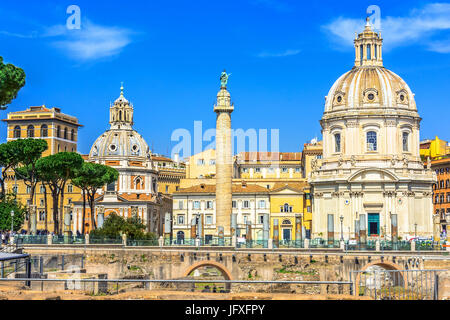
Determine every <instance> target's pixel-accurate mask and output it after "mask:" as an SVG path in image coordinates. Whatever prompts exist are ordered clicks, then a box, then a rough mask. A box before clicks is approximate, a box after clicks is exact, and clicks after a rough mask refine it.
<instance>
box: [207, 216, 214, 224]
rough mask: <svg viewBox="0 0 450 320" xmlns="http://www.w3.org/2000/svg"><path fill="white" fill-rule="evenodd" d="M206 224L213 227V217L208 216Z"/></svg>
mask: <svg viewBox="0 0 450 320" xmlns="http://www.w3.org/2000/svg"><path fill="white" fill-rule="evenodd" d="M205 218H206V221H205V224H208V225H211V224H213V216H206V217H205Z"/></svg>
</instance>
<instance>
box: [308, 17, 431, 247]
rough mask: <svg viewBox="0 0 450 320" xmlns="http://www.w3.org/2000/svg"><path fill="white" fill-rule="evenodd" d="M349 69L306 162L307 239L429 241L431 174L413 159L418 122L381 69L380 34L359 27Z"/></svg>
mask: <svg viewBox="0 0 450 320" xmlns="http://www.w3.org/2000/svg"><path fill="white" fill-rule="evenodd" d="M354 44H355V63H354V67H353V68H352V69H351V70H350V71H348V72H346V73H345V74H343V75H342V76H341V77H340V78H339V79H338V80H337V81H336V82H335V83H334V84H333V86H332V87H331V89H330V91H329V93H328V95H327V97H326V102H325V111H324V113H323V117H322V119H321V121H320V124H321V126H322V134H323V159H321V161H320V160H316V159H313V160H312V163H311V166H312V173H311V176H310V178H309V182H310V184H311V185H312V188H313V226H312V233H313V236H312V237H313V238H316V237H321V238H325V239H333V240H339V239H341V237H343V238H344V239H345V240H347V239H356V240H361V241H365V240H367V239H368V238H370V237H383V238H385V239H392V238H395V237H402V238H404V237H406V236H408V235H410V236H414V235H417V236H427V237H429V236H431V235H432V234H433V204H432V199H431V197H432V184H433V183H434V182H435V180H436V177H435V174H434V173H433V172H432V171H431V170H430V168H424V166H423V163H422V161H421V159H420V154H419V143H420V138H419V132H420V121H421V118H420V116H419V114H418V112H417V107H416V103H415V100H414V94H413V93H412V92H411V90H410V88H409V87H408V85H407V84H406V83H405V81H404V80H403V79H402V78H400V77H399V76H398V75H396V74H395V73H393V72H392V71H390V70H388V69H386V68H384V67H383V59H382V39H381V35H380V34H378V33H376V32H374V31H373V30H372V28H371V26H370V23H369V21H368V20H367V23H366V26H365V29H364V31H363V32H362V33H360V34H358V35H357V37H356V39H355V41H354Z"/></svg>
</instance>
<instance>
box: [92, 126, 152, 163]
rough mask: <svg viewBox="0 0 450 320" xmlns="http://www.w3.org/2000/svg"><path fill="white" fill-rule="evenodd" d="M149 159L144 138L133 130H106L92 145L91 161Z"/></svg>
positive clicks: (148, 151) (148, 150)
mask: <svg viewBox="0 0 450 320" xmlns="http://www.w3.org/2000/svg"><path fill="white" fill-rule="evenodd" d="M149 157H150V149H149V147H148V144H147V143H146V142H145V140H144V138H142V136H141V135H140V134H139V133H137V132H136V131H135V130H108V131H106V132H105V133H103V134H102V135H101V136H100V137H98V138H97V140H96V141H95V142H94V144H93V145H92V148H91V151H90V152H89V158H91V159H94V160H95V159H99V160H100V159H105V158H109V159H121V158H126V159H131V160H132V158H136V160H144V159H148V158H149Z"/></svg>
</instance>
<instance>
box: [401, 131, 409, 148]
mask: <svg viewBox="0 0 450 320" xmlns="http://www.w3.org/2000/svg"><path fill="white" fill-rule="evenodd" d="M408 137H409V134H408V132H403V134H402V139H403V151H408Z"/></svg>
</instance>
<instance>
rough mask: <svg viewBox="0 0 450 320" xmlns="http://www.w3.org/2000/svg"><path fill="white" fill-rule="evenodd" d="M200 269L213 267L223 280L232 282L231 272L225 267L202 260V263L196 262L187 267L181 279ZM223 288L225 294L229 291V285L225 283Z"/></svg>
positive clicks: (214, 262)
mask: <svg viewBox="0 0 450 320" xmlns="http://www.w3.org/2000/svg"><path fill="white" fill-rule="evenodd" d="M201 267H215V268H217V269H218V270H219V271H220V273H222V276H223V277H224V278H225V280H232V277H231V272H230V271H229V270H228V268H227V267H225V266H224V265H223V264H221V263H218V262H216V261H210V260H204V261H198V262H196V263H194V264H193V265H191V266H189V267H188V268H187V269H186V271H185V272H184V274H183V277H184V278H185V277H187V276H189V274H190V273H191V272H192V271H194V270H196V269H198V268H201ZM225 288H226V291H227V292H230V291H231V283H226V284H225Z"/></svg>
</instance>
